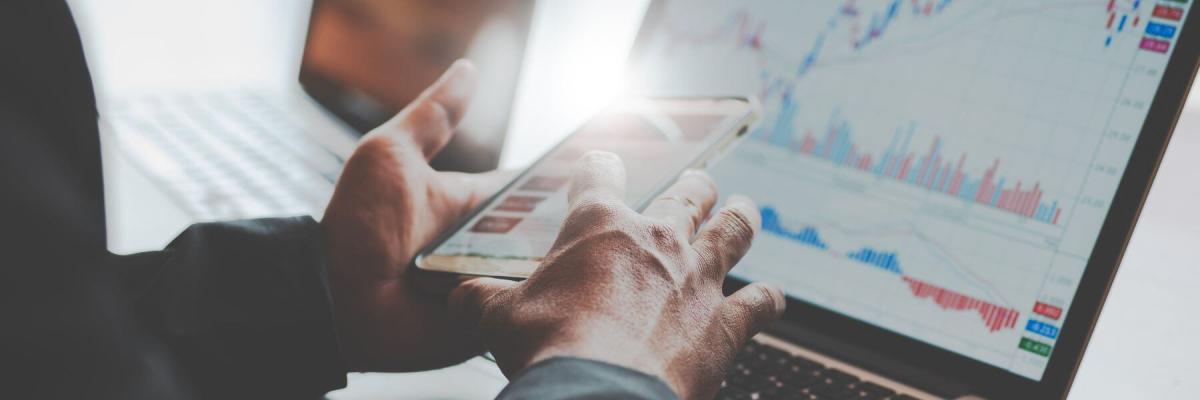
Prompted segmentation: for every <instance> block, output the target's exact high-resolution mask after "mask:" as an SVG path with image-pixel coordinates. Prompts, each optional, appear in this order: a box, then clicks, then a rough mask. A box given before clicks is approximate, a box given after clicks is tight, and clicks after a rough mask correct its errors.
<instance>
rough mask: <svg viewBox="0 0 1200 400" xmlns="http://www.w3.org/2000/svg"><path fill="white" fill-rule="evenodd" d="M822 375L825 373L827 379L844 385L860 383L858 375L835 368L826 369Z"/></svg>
mask: <svg viewBox="0 0 1200 400" xmlns="http://www.w3.org/2000/svg"><path fill="white" fill-rule="evenodd" d="M822 375H825V378H826V380H828V381H829V382H830V383H836V384H839V385H842V386H849V385H850V384H853V383H858V381H859V379H858V377H857V376H854V375H851V374H850V373H849V372H845V371H842V370H839V369H834V368H829V369H826V370H825V371H823V372H822Z"/></svg>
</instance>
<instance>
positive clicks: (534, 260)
mask: <svg viewBox="0 0 1200 400" xmlns="http://www.w3.org/2000/svg"><path fill="white" fill-rule="evenodd" d="M753 118H754V112H753V107H752V106H751V105H750V103H748V102H747V101H745V100H742V99H666V100H660V99H638V100H629V101H622V102H618V103H617V104H615V105H613V106H610V107H609V108H607V109H606V110H605V111H603V112H601V113H600V114H598V115H597V116H596V117H594V118H592V119H591V120H590V121H588V122H587V123H585V124H584V125H583V126H582V127H581V128H579V130H577V131H576V132H575V133H574V134H572V135H571V136H570V137H568V138H567V139H566V140H565V141H564V142H562V143H560V144H559V145H558V146H556V147H555V148H554V149H552V150H551V151H550V152H549V153H548V154H546V155H545V156H544V157H543V158H542V159H541V160H539V161H538V162H536V163H535V164H534V165H533V166H532V167H531V168H530V169H529V170H527V171H526V172H525V173H524V174H522V175H521V176H520V177H518V178H517V179H516V180H515V181H514V182H513V183H512V184H510V185H509V186H508V187H506V188H505V189H504V190H503V191H502V192H501V193H500V194H499V195H497V196H496V197H494V198H493V199H492V201H491V202H490V203H489V204H486V205H484V206H483V207H481V209H480V210H479V211H477V212H476V213H475V214H474V215H473V216H471V217H470V218H469V219H468V220H467V221H466V223H465V224H462V225H461V226H460V227H459V228H457V230H456V231H455V232H454V233H453V234H451V235H450V236H449V237H448V238H445V239H444V240H443V241H442V242H441V243H440V244H438V245H436V247H434V248H433V249H432V250H430V251H427V252H426V253H425V254H423V255H422V256H421V257H419V258H418V259H417V266H418V267H420V268H422V269H425V270H431V271H439V272H449V273H458V274H466V275H487V276H502V277H513V278H523V277H527V276H529V274H531V273H533V271H534V269H535V268H537V266H538V265H539V264H540V263H541V260H542V257H543V256H545V255H546V253H547V252H549V251H550V247H551V245H553V243H554V240H555V238H556V237H557V236H558V231H559V227H560V226H561V225H562V223H563V220H564V219H565V218H566V214H567V187H568V185H569V183H570V182H569V180H570V173H571V170H572V168H573V166H574V164H575V162H576V161H577V160H578V159H579V157H580V156H582V155H583V154H584V153H586V152H588V151H591V150H604V151H609V152H612V153H615V154H617V155H619V156H620V157H621V159H622V160H623V161H624V163H625V172H626V177H627V185H626V198H625V201H626V203H627V204H628V205H629V206H630V207H633V208H635V209H639V210H640V209H641V208H643V207H644V206H645V205H647V204H648V203H649V202H650V201H651V200H653V198H654V196H656V195H657V194H658V193H659V192H661V191H662V190H664V189H665V188H666V187H667V186H669V185H670V184H671V183H673V182H674V180H675V179H676V177H677V176H678V175H679V174H680V173H681V172H683V170H685V169H687V168H689V167H694V166H698V165H699V164H700V163H703V162H705V161H707V160H708V159H710V158H711V157H712V156H713V155H714V154H716V152H719V151H722V150H724V149H726V148H727V147H729V146H728V145H729V144H732V142H733V141H734V139H735V138H736V137H737V136H739V135H740V134H741V133H743V132H745V129H746V128H747V125H748V124H749V123H750V122H751V120H752V119H753Z"/></svg>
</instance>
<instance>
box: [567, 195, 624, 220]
mask: <svg viewBox="0 0 1200 400" xmlns="http://www.w3.org/2000/svg"><path fill="white" fill-rule="evenodd" d="M620 215H621V209H620V207H618V206H617V205H616V204H612V203H609V202H606V201H599V200H583V201H581V202H580V203H579V204H578V205H576V206H575V208H574V209H573V210H572V211H571V215H570V217H569V219H570V222H571V223H582V224H588V225H593V224H599V223H602V222H606V221H610V220H613V219H616V218H617V217H619V216H620Z"/></svg>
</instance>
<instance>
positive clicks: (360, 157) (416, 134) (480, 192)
mask: <svg viewBox="0 0 1200 400" xmlns="http://www.w3.org/2000/svg"><path fill="white" fill-rule="evenodd" d="M474 86H475V70H474V67H472V66H471V65H470V64H469V63H466V62H461V61H460V62H458V63H455V64H454V65H453V66H452V67H450V69H449V70H448V71H447V72H446V73H445V75H443V76H442V78H441V79H440V80H438V81H437V82H436V83H434V84H433V86H431V87H430V88H429V89H427V90H425V92H424V93H422V94H421V96H420V97H419V98H417V100H415V101H414V102H413V103H412V104H411V105H409V106H408V107H407V108H405V109H404V110H402V111H401V112H400V114H398V115H397V116H396V117H395V118H393V119H392V120H391V121H388V122H387V123H385V124H383V125H382V126H380V127H379V128H376V129H375V130H374V131H371V133H369V134H367V135H366V137H364V139H363V140H362V142H361V143H359V145H358V148H357V149H355V151H354V155H352V156H351V157H350V159H349V160H348V161H347V162H346V166H345V169H344V170H343V171H342V176H341V178H339V179H338V183H337V188H336V189H334V193H333V198H332V199H331V200H330V203H329V207H328V208H327V209H326V210H325V217H324V218H323V219H322V221H321V225H322V227H323V228H324V229H325V232H326V236H327V242H328V248H329V252H328V254H329V261H330V270H329V283H330V289H331V291H332V297H333V305H334V312H335V315H334V317H335V319H336V321H337V325H338V335H339V337H340V339H341V340H340V341H341V345H342V353H343V355H344V358H345V359H346V362H347V364H348V365H347V366H348V367H349V368H350V369H351V370H354V371H412V370H424V369H431V368H438V367H444V366H448V365H453V364H456V363H458V362H461V361H464V360H466V359H468V358H470V357H471V356H473V355H475V354H479V353H481V352H482V350H483V347H482V346H481V344H480V342H479V340H478V337H477V335H476V334H475V332H474V329H473V326H470V325H465V326H464V325H463V324H460V323H458V322H456V320H454V319H453V318H452V317H451V316H449V315H448V313H447V311H446V299H445V298H444V297H441V298H439V297H434V296H431V295H427V294H425V293H423V292H421V291H420V290H418V289H417V288H415V287H414V283H413V282H412V277H411V276H410V274H409V273H408V265H409V263H410V262H411V261H412V258H413V257H414V256H415V255H416V252H417V251H419V250H420V249H421V248H422V247H423V246H425V245H426V244H427V243H429V242H430V241H431V240H433V239H434V238H435V236H436V235H437V234H438V233H439V232H441V231H442V230H445V229H447V228H448V227H449V226H450V224H452V223H454V221H456V220H458V219H459V218H460V217H462V216H463V215H465V214H466V213H467V212H469V211H470V210H471V209H473V208H474V207H475V206H476V205H477V204H478V203H479V201H480V200H481V199H485V198H487V197H488V196H489V195H491V193H493V192H494V191H495V189H497V188H498V187H499V186H500V185H501V184H502V183H503V182H504V181H505V180H504V179H503V177H501V176H489V175H483V176H480V175H469V174H459V173H445V172H437V171H434V170H433V169H431V168H430V167H429V163H428V161H429V159H430V158H432V157H433V156H434V155H435V154H437V153H438V151H439V150H441V148H442V147H443V146H445V145H446V143H447V142H448V141H449V140H450V136H451V135H452V134H453V131H454V126H455V125H456V124H457V123H458V120H459V118H460V117H461V116H462V115H463V111H464V109H465V108H466V105H467V103H468V100H469V98H470V96H471V93H472V91H473V90H474Z"/></svg>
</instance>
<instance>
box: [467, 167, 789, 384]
mask: <svg viewBox="0 0 1200 400" xmlns="http://www.w3.org/2000/svg"><path fill="white" fill-rule="evenodd" d="M624 188H625V173H624V168H623V166H622V164H621V161H620V159H618V158H617V157H616V156H614V155H612V154H609V153H589V154H587V155H586V156H584V158H583V159H582V160H581V161H580V163H579V165H578V167H577V168H576V171H575V172H574V176H573V178H572V182H571V188H570V192H569V196H568V198H569V202H570V207H571V212H570V215H569V216H568V218H567V221H566V223H565V225H564V226H563V229H562V233H561V234H560V235H559V237H558V240H557V241H556V242H555V244H554V247H553V249H552V250H550V253H549V254H548V255H547V256H546V259H545V261H544V262H543V263H542V265H541V267H540V268H539V269H538V270H537V271H536V272H535V273H534V274H533V275H532V276H531V277H530V278H529V280H527V281H525V282H523V283H520V284H515V283H512V282H508V281H502V280H497V279H476V280H472V281H468V282H466V283H465V284H464V285H462V286H460V287H459V288H458V289H456V290H455V292H453V293H452V295H451V303H452V304H454V308H455V309H456V310H458V312H460V313H464V314H468V315H469V314H471V313H473V314H474V316H475V317H478V318H481V322H480V327H481V329H482V331H483V333H484V337H485V338H486V339H485V340H486V342H487V344H488V348H489V349H491V351H492V353H493V354H495V356H496V359H497V361H498V362H499V364H500V368H501V369H502V370H503V371H504V372H505V373H506V374H508V375H509V376H513V375H514V374H516V373H519V372H520V371H521V370H523V369H524V368H526V367H528V366H530V365H533V364H534V363H537V362H538V361H541V360H545V359H547V358H551V357H556V356H574V357H582V358H589V359H594V360H600V361H606V362H609V363H613V364H617V365H623V366H627V367H631V368H634V369H637V370H640V371H642V372H646V373H649V374H652V375H657V376H659V377H662V378H663V379H664V380H665V381H666V382H667V384H668V385H669V386H670V387H671V388H672V389H674V390H675V391H676V392H677V393H678V394H679V395H680V396H681V397H683V398H712V396H713V394H714V393H715V392H716V390H717V388H718V385H719V384H720V382H721V380H722V378H723V377H724V375H725V371H726V369H727V368H728V366H729V364H730V363H731V362H732V360H733V358H734V356H735V355H736V354H737V352H738V350H740V349H741V348H742V346H744V345H745V343H746V341H747V340H749V338H750V337H751V336H753V335H754V334H756V333H757V332H759V331H761V330H762V329H763V328H764V327H766V326H767V325H768V324H770V323H771V322H773V321H775V320H776V319H777V318H778V317H779V315H780V314H781V313H782V311H783V309H784V306H785V304H786V303H785V302H784V297H783V293H782V292H780V291H779V290H778V289H774V288H770V287H768V286H765V285H761V284H751V285H749V286H747V287H745V288H743V289H741V290H739V291H738V292H736V293H734V294H733V295H732V296H729V297H725V296H724V294H723V293H722V292H721V283H722V281H723V280H724V278H725V275H726V273H728V272H729V269H730V268H732V267H733V266H734V264H736V263H737V262H738V260H739V259H741V257H742V255H744V254H745V253H746V251H747V250H748V249H749V248H750V242H751V239H752V238H753V237H754V233H755V232H756V231H757V229H758V226H759V224H760V221H759V218H760V216H759V213H758V210H757V208H756V207H755V206H754V204H753V203H752V202H751V201H750V200H749V199H747V198H745V197H741V196H734V197H732V198H730V199H729V201H728V202H727V205H726V206H725V207H724V208H722V209H721V210H720V211H718V212H717V214H716V215H715V216H714V217H713V218H712V219H711V221H709V222H708V223H707V224H706V225H704V226H703V227H700V226H701V224H702V223H703V221H704V220H705V217H706V216H708V214H709V211H710V210H711V209H712V207H713V205H714V203H715V202H716V197H717V192H716V187H715V185H714V184H713V182H712V180H710V179H709V178H708V177H707V175H705V174H703V173H701V172H688V173H685V174H684V175H683V177H681V178H680V179H679V181H678V182H677V183H676V184H675V185H674V186H673V187H671V188H670V189H668V190H667V191H666V192H665V193H664V194H663V195H662V196H660V197H659V198H658V199H657V200H656V201H655V202H654V203H653V204H652V205H651V206H650V207H649V209H648V210H647V211H646V213H645V215H639V214H638V213H636V212H634V211H633V210H631V209H629V208H628V207H626V206H625V204H624V202H623V200H622V199H624V191H625V189H624ZM698 228H699V229H698ZM697 231H698V232H697Z"/></svg>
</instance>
